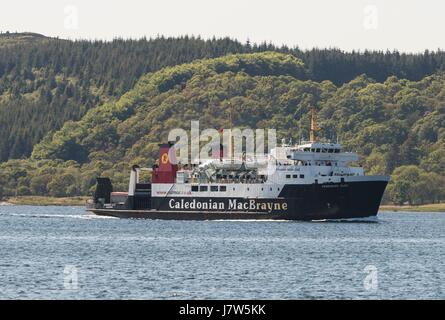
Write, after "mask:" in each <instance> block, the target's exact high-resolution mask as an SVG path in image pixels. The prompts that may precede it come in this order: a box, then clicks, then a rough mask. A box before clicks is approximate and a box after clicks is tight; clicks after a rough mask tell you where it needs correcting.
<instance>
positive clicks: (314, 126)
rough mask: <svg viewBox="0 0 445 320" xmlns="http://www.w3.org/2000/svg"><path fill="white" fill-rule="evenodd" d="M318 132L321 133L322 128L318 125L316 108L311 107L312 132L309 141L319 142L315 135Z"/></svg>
mask: <svg viewBox="0 0 445 320" xmlns="http://www.w3.org/2000/svg"><path fill="white" fill-rule="evenodd" d="M317 131H320V128H319V127H318V125H317V111H316V110H315V108H314V107H311V131H310V138H309V140H310V141H311V142H315V141H317V138H316V136H315V133H316V132H317Z"/></svg>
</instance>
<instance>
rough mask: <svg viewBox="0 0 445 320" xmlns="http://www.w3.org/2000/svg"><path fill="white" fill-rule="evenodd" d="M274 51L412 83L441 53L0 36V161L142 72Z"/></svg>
mask: <svg viewBox="0 0 445 320" xmlns="http://www.w3.org/2000/svg"><path fill="white" fill-rule="evenodd" d="M264 51H274V52H281V53H287V54H291V55H293V56H295V57H297V58H299V59H301V60H302V61H303V62H304V64H305V66H306V71H307V78H308V79H311V80H314V81H317V82H320V81H323V80H329V81H331V82H332V83H334V84H335V85H342V84H344V83H347V82H349V81H351V80H352V79H354V78H355V77H357V76H359V75H361V74H366V75H367V76H368V77H370V78H372V79H374V80H376V81H378V82H383V81H385V80H386V78H387V77H389V76H392V75H394V76H397V77H398V78H403V79H408V80H420V79H422V78H423V77H425V76H427V75H430V74H433V73H434V72H436V71H438V70H443V69H445V52H442V51H437V52H428V51H425V52H424V53H423V54H404V53H399V52H368V51H365V52H343V51H341V50H337V49H313V50H308V51H303V50H300V49H298V48H288V47H285V46H282V47H276V46H273V45H271V44H267V43H263V44H250V43H245V44H243V43H240V42H238V41H235V40H231V39H229V38H224V39H211V40H203V39H200V38H194V37H182V38H164V37H158V38H156V39H140V40H123V39H116V40H114V41H111V42H104V41H68V40H63V39H55V38H47V37H44V36H42V35H38V34H33V33H25V34H23V33H22V34H11V33H3V34H0V136H1V137H2V139H1V140H0V161H6V160H8V159H20V158H26V157H28V156H29V155H30V154H31V152H32V150H33V147H34V145H35V144H36V143H38V142H39V141H40V140H41V139H42V138H43V137H44V136H45V135H46V134H47V133H49V132H50V131H54V130H58V129H60V128H61V127H62V125H63V124H64V123H65V121H68V120H79V119H80V118H81V117H82V116H83V115H84V114H85V113H86V112H87V111H88V110H89V109H91V108H93V107H94V106H97V105H99V104H102V103H104V102H107V101H109V100H112V99H116V98H118V97H120V96H121V95H122V94H123V93H125V92H127V91H128V90H129V89H131V88H132V87H133V86H134V84H135V83H136V81H137V80H138V79H139V78H140V77H141V76H142V75H143V74H146V73H148V72H153V71H157V70H160V69H161V68H163V67H166V66H173V65H177V64H181V63H186V62H191V61H193V60H195V59H201V58H213V57H220V56H224V55H227V54H231V53H232V54H233V53H253V52H264Z"/></svg>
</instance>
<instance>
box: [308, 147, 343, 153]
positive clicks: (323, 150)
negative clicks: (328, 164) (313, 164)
mask: <svg viewBox="0 0 445 320" xmlns="http://www.w3.org/2000/svg"><path fill="white" fill-rule="evenodd" d="M304 151H305V152H323V153H340V149H330V148H329V149H326V148H321V149H320V148H304Z"/></svg>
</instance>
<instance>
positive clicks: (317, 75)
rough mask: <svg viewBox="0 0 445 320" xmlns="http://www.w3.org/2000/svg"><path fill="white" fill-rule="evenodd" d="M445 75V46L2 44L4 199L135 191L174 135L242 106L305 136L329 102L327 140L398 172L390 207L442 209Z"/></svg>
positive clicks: (239, 114) (371, 164)
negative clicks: (111, 183)
mask: <svg viewBox="0 0 445 320" xmlns="http://www.w3.org/2000/svg"><path fill="white" fill-rule="evenodd" d="M1 37H2V36H0V39H1ZM197 59H198V60H197ZM184 62H187V63H185V64H183V63H184ZM444 66H445V54H444V53H443V52H441V51H439V52H432V53H430V52H425V53H423V54H417V55H414V54H400V53H397V52H386V53H383V52H352V53H346V52H342V51H340V50H335V49H325V50H318V49H314V50H311V51H302V50H299V49H298V48H286V47H280V48H277V47H274V46H272V45H268V44H262V45H251V44H249V43H247V44H241V43H239V42H237V41H233V40H230V39H213V40H202V39H199V38H189V37H183V38H176V39H173V38H172V39H170V38H168V39H167V38H161V37H160V38H157V39H149V40H147V39H142V40H137V41H133V40H115V41H113V42H100V41H96V42H88V41H77V42H71V41H66V40H59V39H48V38H44V37H43V38H41V39H40V40H38V41H32V42H25V43H22V42H20V43H17V44H11V41H9V42H8V45H4V46H2V45H1V40H0V124H1V127H0V132H1V137H2V139H1V140H0V152H1V157H2V158H1V159H2V160H3V161H4V162H3V163H0V186H1V187H0V197H1V195H3V196H10V195H29V194H35V195H46V194H49V195H53V196H73V195H84V194H88V193H90V192H91V190H92V187H93V185H94V180H95V177H96V176H98V175H107V176H110V177H112V178H113V179H114V180H115V181H116V188H121V189H125V188H126V183H127V179H128V168H129V165H130V164H135V163H138V164H141V165H151V164H153V161H154V160H155V159H156V153H157V144H158V143H159V142H161V140H162V139H163V137H165V139H166V137H167V134H168V131H169V130H170V129H171V128H175V127H182V128H184V129H188V128H189V125H190V120H200V123H201V126H202V127H203V128H205V127H213V128H221V127H229V126H230V124H229V123H228V117H227V114H228V108H229V106H231V107H232V108H233V123H234V125H235V126H237V127H244V126H249V127H252V128H275V129H277V130H278V133H279V137H280V138H281V137H286V138H290V137H292V138H293V139H294V141H296V140H298V139H299V138H302V137H307V136H308V128H309V116H310V112H309V108H310V106H315V107H316V108H317V109H318V111H319V118H320V123H321V125H322V128H323V131H322V134H323V135H324V136H325V137H326V138H333V137H339V138H340V139H341V141H342V143H343V144H344V145H345V147H346V148H347V149H350V150H356V151H357V152H358V153H359V154H360V156H361V160H360V162H361V164H362V165H364V166H365V168H366V170H367V171H368V172H369V173H371V174H391V175H392V182H391V184H390V185H389V187H388V190H387V193H386V195H385V200H386V201H392V202H394V203H405V202H409V203H425V202H436V201H440V200H443V199H444V198H445V195H444V191H443V190H445V180H444V176H445V74H444V73H442V71H441V70H442V69H443V68H444ZM30 155H31V157H30V158H28V159H16V160H13V159H14V158H26V157H28V156H30ZM8 159H9V160H8ZM7 160H8V161H7Z"/></svg>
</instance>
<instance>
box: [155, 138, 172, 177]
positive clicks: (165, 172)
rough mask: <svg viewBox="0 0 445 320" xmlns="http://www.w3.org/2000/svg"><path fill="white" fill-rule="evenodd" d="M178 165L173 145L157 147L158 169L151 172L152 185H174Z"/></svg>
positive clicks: (166, 144)
mask: <svg viewBox="0 0 445 320" xmlns="http://www.w3.org/2000/svg"><path fill="white" fill-rule="evenodd" d="M177 171H178V165H177V164H176V150H175V149H174V147H173V143H171V142H169V143H164V144H160V145H159V167H157V168H155V169H154V170H153V176H152V182H153V183H175V181H176V172H177Z"/></svg>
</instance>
